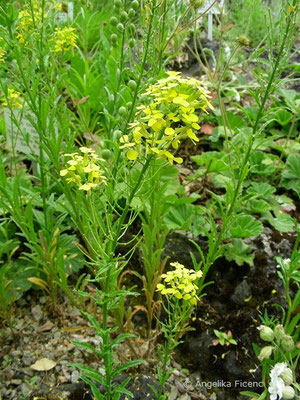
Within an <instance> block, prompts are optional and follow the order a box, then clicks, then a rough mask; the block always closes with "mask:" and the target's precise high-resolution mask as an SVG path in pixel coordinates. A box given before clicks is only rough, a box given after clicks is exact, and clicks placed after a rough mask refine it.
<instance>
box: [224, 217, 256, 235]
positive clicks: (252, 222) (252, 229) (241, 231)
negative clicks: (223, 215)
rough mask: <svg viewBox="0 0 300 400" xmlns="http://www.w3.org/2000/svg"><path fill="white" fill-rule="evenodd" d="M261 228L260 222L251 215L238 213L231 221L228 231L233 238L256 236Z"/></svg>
mask: <svg viewBox="0 0 300 400" xmlns="http://www.w3.org/2000/svg"><path fill="white" fill-rule="evenodd" d="M262 230H263V225H262V224H261V222H259V221H257V220H256V219H255V218H253V217H252V216H251V215H238V216H237V217H236V218H235V220H234V221H233V224H232V228H231V230H230V233H231V235H232V237H234V238H247V237H251V236H258V235H259V234H260V233H261V232H262Z"/></svg>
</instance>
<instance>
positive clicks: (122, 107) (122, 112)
mask: <svg viewBox="0 0 300 400" xmlns="http://www.w3.org/2000/svg"><path fill="white" fill-rule="evenodd" d="M119 114H120V115H121V116H122V117H125V116H126V115H127V110H126V107H124V106H121V107H120V108H119Z"/></svg>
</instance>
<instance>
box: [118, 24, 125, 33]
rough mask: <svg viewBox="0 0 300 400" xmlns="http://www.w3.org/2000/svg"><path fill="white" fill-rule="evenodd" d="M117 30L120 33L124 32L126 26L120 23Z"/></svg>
mask: <svg viewBox="0 0 300 400" xmlns="http://www.w3.org/2000/svg"><path fill="white" fill-rule="evenodd" d="M117 29H118V31H119V32H123V30H124V25H123V24H121V22H119V23H118V25H117Z"/></svg>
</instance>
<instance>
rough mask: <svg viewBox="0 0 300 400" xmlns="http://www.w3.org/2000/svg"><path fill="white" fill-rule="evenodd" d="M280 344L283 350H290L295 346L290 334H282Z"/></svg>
mask: <svg viewBox="0 0 300 400" xmlns="http://www.w3.org/2000/svg"><path fill="white" fill-rule="evenodd" d="M280 345H281V347H282V348H283V350H285V351H292V350H293V348H294V346H295V343H294V341H293V338H292V336H290V335H284V336H283V338H282V340H281V343H280Z"/></svg>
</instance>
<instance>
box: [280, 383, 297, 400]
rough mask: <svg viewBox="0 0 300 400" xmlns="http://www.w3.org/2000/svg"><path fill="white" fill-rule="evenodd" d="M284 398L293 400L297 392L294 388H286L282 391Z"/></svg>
mask: <svg viewBox="0 0 300 400" xmlns="http://www.w3.org/2000/svg"><path fill="white" fill-rule="evenodd" d="M282 396H283V398H284V399H286V400H289V399H293V398H294V397H295V390H294V389H293V388H292V386H285V388H284V389H283V391H282Z"/></svg>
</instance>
